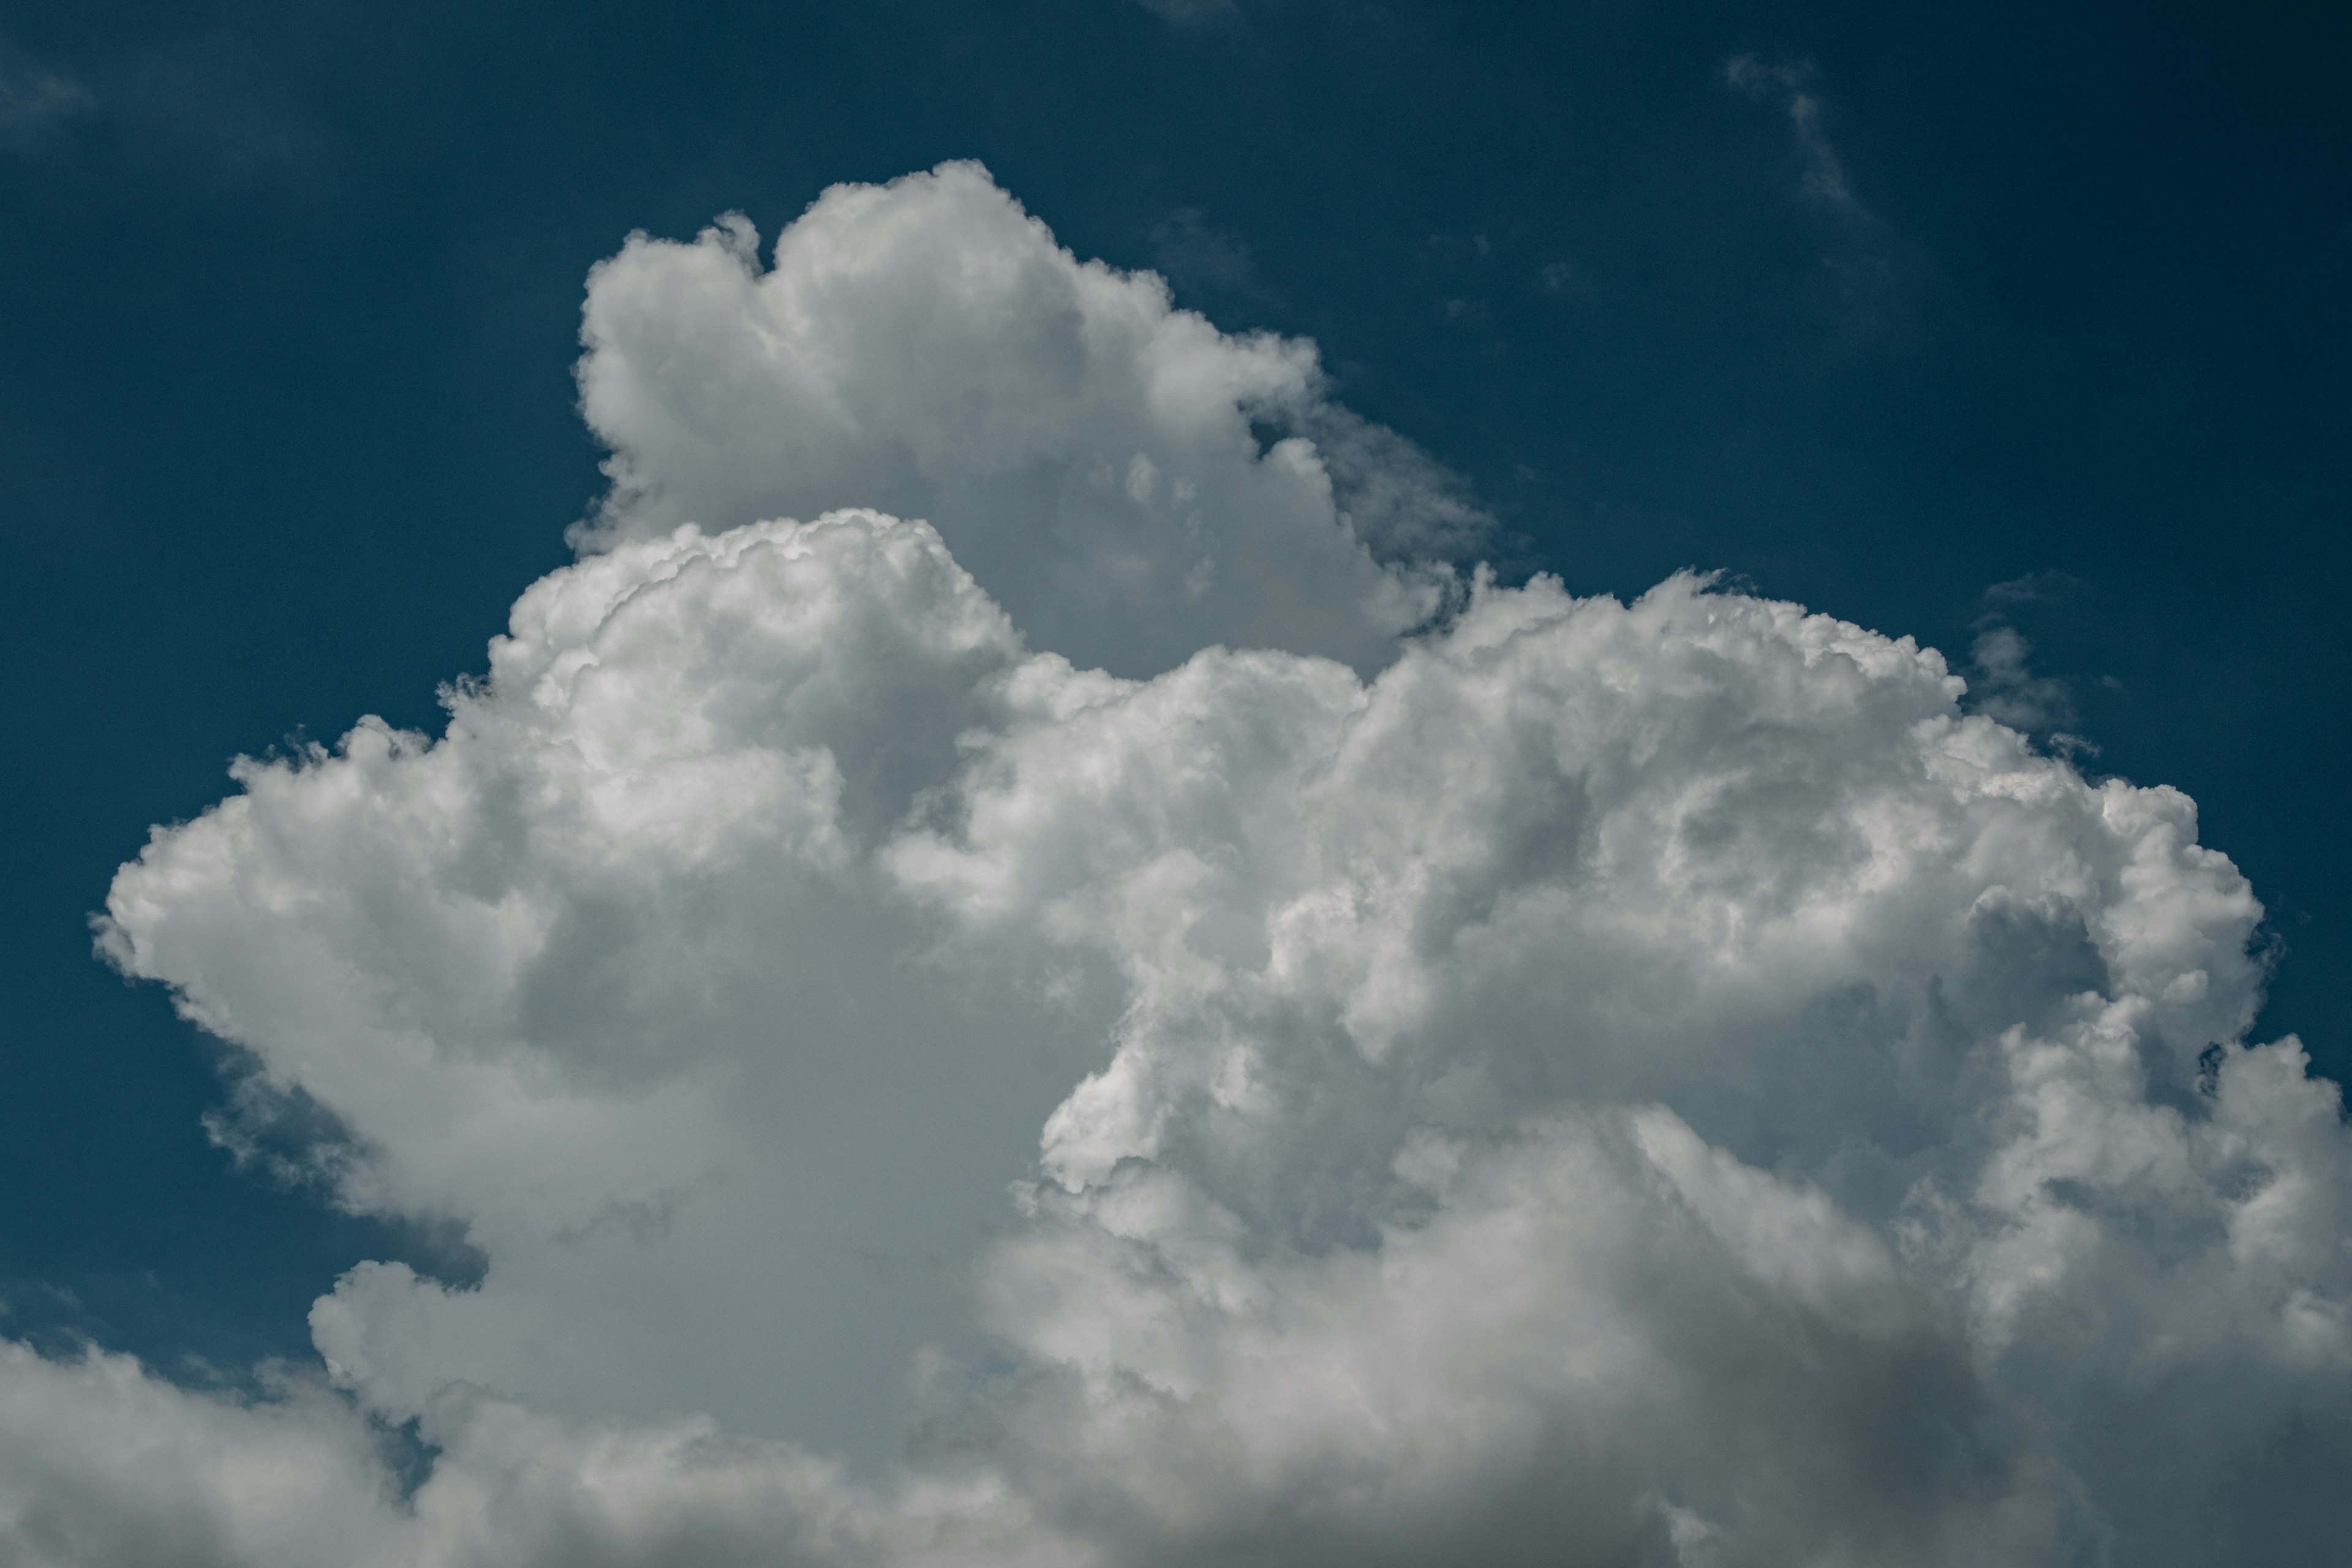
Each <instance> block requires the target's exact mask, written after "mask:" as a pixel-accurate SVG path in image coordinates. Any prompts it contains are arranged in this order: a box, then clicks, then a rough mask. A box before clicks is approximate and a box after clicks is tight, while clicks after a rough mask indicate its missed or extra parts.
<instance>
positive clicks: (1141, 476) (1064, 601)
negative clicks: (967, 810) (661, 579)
mask: <svg viewBox="0 0 2352 1568" xmlns="http://www.w3.org/2000/svg"><path fill="white" fill-rule="evenodd" d="M583 338H584V340H585V342H586V344H587V347H588V353H587V355H586V357H585V358H584V359H583V360H582V362H581V365H580V386H581V400H582V406H583V409H584V411H585V413H586V415H587V418H588V422H589V424H590V425H591V426H593V428H594V430H595V431H596V433H597V435H598V436H599V437H602V438H603V439H604V441H605V442H606V444H607V445H609V446H610V447H612V448H613V455H612V457H611V458H610V459H609V461H608V462H607V463H606V465H605V466H606V470H607V472H608V473H610V474H611V475H612V477H613V480H614V487H613V490H612V493H611V495H610V496H609V497H608V498H607V500H605V502H604V506H603V508H602V509H601V510H600V511H599V512H598V513H597V515H596V516H595V517H594V518H593V519H592V520H591V521H589V522H588V523H587V524H586V525H584V527H583V530H582V531H581V538H582V540H583V542H584V543H586V544H587V545H588V546H589V547H591V548H596V547H600V546H602V545H604V544H605V543H609V542H613V541H616V540H621V539H630V538H651V537H658V536H661V535H664V534H667V532H668V531H670V530H671V529H672V528H674V527H676V526H677V524H679V523H681V522H688V521H691V522H694V523H696V524H698V525H699V526H700V527H702V528H703V529H704V530H705V531H709V532H719V531H725V530H727V529H729V528H732V527H735V526H737V525H739V524H741V523H744V522H750V521H757V520H760V519H764V518H770V517H777V516H791V517H802V518H808V517H815V516H817V515H819V514H821V513H823V512H824V511H826V510H831V509H833V508H835V507H841V506H874V507H879V508H881V509H882V510H886V511H889V512H892V513H895V514H897V515H898V516H902V517H912V518H921V519H925V520H927V521H930V522H932V523H934V524H935V525H936V526H937V527H938V528H939V530H940V533H941V534H942V535H943V536H944V537H945V538H946V539H947V541H948V542H949V544H950V547H951V548H952V549H953V550H954V551H955V552H956V557H957V559H958V560H959V561H960V562H961V563H963V564H964V566H966V567H967V568H968V569H969V570H970V571H971V573H972V574H973V575H974V576H975V577H977V578H978V579H979V581H980V583H981V584H982V587H984V588H985V589H987V590H988V591H989V592H990V593H991V594H992V595H994V596H995V597H996V598H997V599H998V600H999V601H1000V602H1001V603H1003V605H1004V606H1005V608H1006V609H1007V610H1009V611H1010V612H1011V613H1012V614H1013V617H1014V619H1015V620H1016V621H1017V622H1018V623H1019V624H1020V625H1021V626H1022V627H1023V628H1024V631H1026V632H1027V633H1028V634H1029V635H1030V636H1032V637H1035V638H1037V639H1038V640H1039V641H1040V643H1041V644H1042V645H1043V646H1045V647H1053V648H1055V650H1057V651H1060V652H1063V653H1066V654H1068V655H1069V656H1070V657H1071V658H1075V659H1077V660H1079V661H1081V662H1084V663H1087V664H1100V665H1104V666H1106V667H1108V668H1112V669H1114V670H1116V671H1118V672H1119V673H1122V674H1138V675H1145V674H1156V673H1158V672H1159V671H1160V670H1161V669H1165V668H1169V667H1170V666H1171V665H1173V664H1175V663H1177V662H1178V661H1180V660H1181V659H1182V658H1185V657H1187V656H1188V655H1190V654H1191V653H1192V651H1193V650H1194V649H1195V648H1198V647H1202V646H1203V645H1204V644H1207V643H1212V642H1222V643H1225V644H1228V645H1234V646H1279V647H1288V648H1292V649H1295V650H1297V651H1304V652H1316V653H1324V654H1329V655H1332V656H1334V657H1337V658H1343V659H1347V660H1349V661H1350V662H1353V663H1356V664H1358V665H1359V666H1360V667H1362V668H1373V667H1376V666H1377V665H1378V664H1379V663H1380V662H1381V661H1382V660H1383V659H1384V658H1385V650H1386V649H1387V647H1388V646H1389V644H1390V641H1391V638H1393V637H1395V635H1396V634H1397V633H1399V632H1400V631H1402V630H1405V629H1407V628H1409V627H1411V626H1414V625H1417V624H1419V623H1421V622H1422V621H1423V620H1425V619H1427V618H1428V617H1429V616H1431V615H1432V614H1433V613H1434V612H1435V611H1436V610H1437V609H1438V608H1439V607H1440V606H1441V605H1443V604H1444V602H1445V601H1446V596H1447V595H1448V594H1449V592H1450V591H1451V590H1452V587H1453V577H1452V574H1451V572H1450V570H1448V569H1447V568H1446V567H1444V565H1442V564H1441V561H1442V560H1443V559H1444V557H1446V556H1447V555H1449V554H1450V553H1451V552H1454V551H1456V550H1458V548H1459V544H1460V542H1461V538H1462V535H1463V533H1464V531H1465V527H1467V526H1470V525H1471V524H1473V523H1474V522H1475V524H1476V525H1478V526H1481V527H1483V526H1484V520H1483V518H1474V517H1473V516H1472V514H1471V513H1470V512H1469V511H1468V510H1465V505H1464V503H1463V502H1462V500H1461V494H1460V489H1459V486H1458V484H1452V483H1448V482H1446V481H1445V480H1444V479H1443V478H1442V477H1441V475H1440V471H1439V470H1438V469H1437V467H1436V465H1434V464H1433V463H1431V462H1429V461H1428V460H1427V459H1426V458H1420V459H1418V460H1417V461H1415V462H1414V463H1413V464H1412V465H1411V467H1410V469H1409V470H1408V468H1404V467H1394V466H1391V467H1387V468H1382V469H1381V476H1380V477H1381V485H1380V489H1379V493H1378V495H1377V497H1376V498H1368V497H1367V496H1366V495H1365V493H1364V492H1363V490H1362V489H1361V482H1362V481H1363V480H1364V479H1366V477H1367V476H1365V475H1364V474H1362V473H1360V472H1358V471H1353V470H1350V469H1349V468H1346V467H1345V466H1344V465H1342V466H1338V467H1335V466H1334V464H1333V462H1332V460H1331V459H1332V458H1333V456H1334V453H1333V450H1332V447H1334V445H1335V444H1336V445H1338V446H1340V447H1346V446H1349V444H1350V443H1351V442H1354V443H1355V444H1358V445H1360V442H1358V441H1356V440H1355V437H1352V436H1348V435H1339V434H1338V433H1339V431H1340V430H1341V429H1342V427H1346V428H1347V429H1349V430H1353V429H1354V428H1355V427H1357V426H1360V421H1355V420H1354V419H1353V416H1349V415H1348V414H1347V413H1346V411H1345V410H1343V409H1341V408H1339V407H1338V406H1337V405H1334V404H1332V403H1331V401H1330V400H1329V398H1328V395H1327V392H1326V389H1325V380H1324V376H1323V373H1322V371H1321V369H1320V367H1319V365H1318V362H1317V359H1316V354H1315V349H1314V345H1313V344H1311V343H1308V342H1304V341H1301V340H1297V339H1288V338H1282V337H1277V336H1275V335H1273V334H1271V333H1265V332H1256V333H1249V334H1244V335H1242V336H1230V335H1227V334H1225V333H1223V332H1220V331H1217V330H1216V328H1214V327H1213V326H1212V325H1210V324H1209V322H1208V321H1205V320H1203V319H1202V317H1200V316H1198V315H1195V314H1192V312H1190V311H1186V310H1177V309H1175V308H1174V307H1173V305H1172V303H1171V299H1170V296H1169V291H1168V288H1167V285H1166V284H1165V283H1164V282H1162V281H1161V280H1160V279H1159V278H1158V277H1156V276H1155V275H1153V274H1150V273H1129V272H1121V271H1119V270H1118V269H1116V268H1110V267H1107V266H1105V265H1103V264H1102V263H1100V262H1087V263H1081V262H1079V261H1078V260H1077V259H1076V258H1075V257H1073V256H1072V255H1071V254H1070V253H1069V252H1068V251H1066V250H1064V249H1062V248H1061V247H1059V246H1057V245H1055V243H1054V238H1053V236H1052V235H1051V234H1050V233H1048V232H1047V230H1046V229H1045V226H1044V225H1042V224H1040V223H1038V222H1037V221H1036V220H1035V219H1034V218H1032V217H1030V216H1028V215H1027V214H1025V213H1024V212H1023V211H1022V210H1021V208H1020V207H1019V205H1017V204H1015V203H1014V202H1013V199H1012V198H1011V197H1010V196H1008V195H1005V194H1004V193H1003V191H1001V190H999V189H997V187H996V186H995V184H993V183H992V182H991V181H990V179H989V177H988V175H987V173H986V171H984V170H982V168H981V167H980V166H979V165H977V164H972V163H947V164H942V165H941V166H940V168H938V169H937V170H935V171H933V172H931V173H929V174H916V175H911V176H909V177H908V178H906V179H902V180H898V181H894V182H892V183H891V184H887V185H878V186H877V185H857V186H851V185H842V186H836V187H835V188H834V189H832V190H830V191H827V192H826V193H825V194H824V196H823V197H822V198H820V199H819V200H818V201H817V202H816V203H815V205H813V206H811V207H810V208H809V210H808V211H807V213H805V214H804V215H803V216H802V217H801V218H800V219H799V220H798V221H797V222H795V223H794V224H793V225H792V226H790V227H788V228H787V229H786V230H785V231H784V232H783V233H782V235H781V236H780V237H778V239H777V241H776V246H775V250H774V264H773V266H772V267H771V268H765V269H762V268H761V265H760V262H759V241H758V237H757V235H756V234H755V233H754V231H753V230H752V228H751V225H750V223H749V222H748V221H747V220H745V219H743V218H741V217H740V216H731V217H729V218H727V219H725V220H722V221H721V222H720V223H719V224H718V225H716V226H713V227H711V228H709V229H706V230H705V231H703V233H702V235H701V237H699V238H698V239H697V240H695V241H694V242H693V243H692V244H689V245H678V244H674V243H670V242H667V241H659V240H652V239H647V238H646V237H643V236H637V237H632V238H631V240H630V241H629V243H628V244H627V246H625V247H624V248H623V249H622V251H621V253H620V254H619V255H618V256H615V257H614V258H612V259H610V260H608V261H606V262H604V264H602V265H601V266H600V267H598V268H597V269H596V271H595V272H594V274H593V276H592V277H591V279H590V281H589V290H588V305H587V311H586V317H585V325H584V327H583ZM1382 439H1383V441H1384V443H1385V444H1387V445H1389V446H1391V447H1396V448H1398V449H1400V450H1402V449H1403V448H1404V447H1406V446H1407V445H1408V444H1407V443H1405V442H1404V441H1403V439H1402V437H1395V436H1393V435H1390V434H1388V433H1383V436H1382ZM1368 507H1369V508H1370V511H1372V512H1376V513H1377V516H1371V515H1367V508H1368ZM1474 531H1475V530H1474Z"/></svg>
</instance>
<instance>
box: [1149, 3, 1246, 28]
mask: <svg viewBox="0 0 2352 1568" xmlns="http://www.w3.org/2000/svg"><path fill="white" fill-rule="evenodd" d="M1136 4H1137V5H1140V6H1142V7H1143V8H1144V9H1145V10H1147V11H1150V13H1151V14H1152V15H1153V16H1158V17H1159V18H1160V20H1161V21H1163V22H1168V23H1171V24H1173V25H1174V26H1180V27H1181V26H1191V25H1193V24H1197V23H1202V22H1215V21H1223V20H1226V19H1228V18H1231V17H1234V16H1239V15H1241V6H1240V5H1239V4H1238V3H1237V0H1136Z"/></svg>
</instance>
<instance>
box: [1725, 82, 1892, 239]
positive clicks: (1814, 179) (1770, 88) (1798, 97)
mask: <svg viewBox="0 0 2352 1568" xmlns="http://www.w3.org/2000/svg"><path fill="white" fill-rule="evenodd" d="M1723 77H1724V79H1725V80H1726V81H1727V82H1729V83H1730V84H1731V85H1732V86H1734V87H1736V88H1738V89H1741V90H1743V91H1745V92H1748V93H1749V94H1751V95H1753V96H1754V97H1756V98H1759V99H1761V100H1765V101H1767V102H1771V103H1777V104H1779V105H1780V108H1781V110H1783V111H1784V112H1786V113H1787V115H1788V116H1789V123H1790V126H1792V127H1793V128H1794V129H1795V131H1796V133H1797V151H1798V153H1800V154H1801V156H1802V157H1803V158H1804V161H1805V173H1804V179H1803V189H1804V193H1805V195H1806V196H1807V197H1809V198H1810V199H1811V200H1812V201H1814V202H1816V203H1818V204H1819V205H1822V206H1823V207H1825V208H1828V209H1829V210H1831V211H1832V212H1837V213H1843V214H1844V215H1846V216H1851V217H1856V218H1867V217H1868V216H1870V215H1869V214H1868V212H1867V211H1865V210H1864V207H1863V205H1862V203H1861V202H1860V201H1859V200H1857V199H1856V198H1855V196H1854V194H1853V184H1852V183H1851V182H1850V181H1848V180H1847V178H1846V174H1845V165H1844V163H1842V162H1840V160H1839V158H1838V154H1837V149H1836V147H1834V146H1832V144H1831V142H1830V138H1829V133H1828V132H1826V131H1824V130H1822V100H1821V97H1820V95H1819V94H1817V93H1816V92H1814V90H1813V67H1812V62H1811V61H1810V60H1799V61H1795V62H1793V63H1789V64H1782V65H1766V64H1765V63H1764V62H1763V61H1761V60H1759V59H1758V58H1756V57H1755V56H1753V55H1734V56H1733V57H1732V58H1731V59H1730V60H1729V61H1728V62H1727V63H1726V64H1725V66H1724V68H1723Z"/></svg>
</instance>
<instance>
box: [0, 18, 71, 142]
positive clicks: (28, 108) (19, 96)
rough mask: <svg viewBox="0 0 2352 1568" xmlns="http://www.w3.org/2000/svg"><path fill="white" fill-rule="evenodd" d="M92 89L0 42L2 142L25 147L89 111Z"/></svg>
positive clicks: (0, 126) (0, 133)
mask: <svg viewBox="0 0 2352 1568" xmlns="http://www.w3.org/2000/svg"><path fill="white" fill-rule="evenodd" d="M90 103H91V96H90V92H89V89H88V88H86V87H84V86H83V85H82V84H81V83H80V82H79V81H77V80H75V79H73V78H72V77H70V76H68V75H67V74H65V73H64V72H62V71H58V70H53V69H50V68H47V67H46V66H42V65H40V64H37V62H35V61H33V60H30V59H28V58H26V57H25V56H24V55H23V54H21V53H20V52H19V51H18V50H17V49H16V48H15V47H13V46H11V45H10V44H9V43H8V42H7V41H6V40H5V39H0V142H12V143H17V144H23V143H25V142H29V141H32V140H33V139H35V138H37V137H38V136H40V135H42V134H43V133H44V132H48V131H50V130H53V129H54V128H55V127H57V126H58V124H60V123H62V122H63V121H67V120H70V119H72V118H73V117H74V116H76V115H78V114H80V113H81V112H83V111H84V110H87V109H89V106H90Z"/></svg>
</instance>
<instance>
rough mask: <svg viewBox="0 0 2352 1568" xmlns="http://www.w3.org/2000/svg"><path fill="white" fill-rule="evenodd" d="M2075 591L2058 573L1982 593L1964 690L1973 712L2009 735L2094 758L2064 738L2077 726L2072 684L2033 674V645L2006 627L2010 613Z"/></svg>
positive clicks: (2078, 741) (2077, 739)
mask: <svg viewBox="0 0 2352 1568" xmlns="http://www.w3.org/2000/svg"><path fill="white" fill-rule="evenodd" d="M2080 586H2081V584H2079V583H2077V582H2076V581H2075V580H2074V578H2072V577H2070V576H2068V575H2067V574H2064V573H2063V572H2035V573H2030V574H2027V575H2025V576H2023V577H2016V578H2012V579H2011V580H2010V581H2008V582H2005V583H1996V584H1993V585H1992V586H1991V587H1990V588H1987V589H1986V590H1985V591H1984V594H1983V595H1982V598H1981V603H1982V604H1983V606H1984V610H1983V613H1982V614H1981V615H1979V616H1978V617H1977V618H1976V621H1975V623H1974V626H1975V631H1976V634H1977V635H1976V640H1975V641H1974V642H1973V643H1972V644H1971V645H1970V647H1969V656H1970V658H1971V660H1972V661H1973V663H1974V666H1975V670H1974V675H1973V678H1972V679H1970V680H1969V693H1970V697H1971V703H1970V705H1971V707H1972V708H1973V709H1974V710H1975V711H1977V712H1979V713H1982V714H1985V715H1986V716H1988V717H1990V718H1993V719H1998V720H2000V721H2001V722H2002V723H2004V724H2007V725H2008V726H2010V727H2011V729H2015V730H2023V731H2027V732H2029V733H2034V734H2045V733H2046V734H2049V735H2050V736H2051V738H2052V740H2053V742H2056V743H2057V744H2059V745H2061V746H2063V747H2067V748H2071V749H2073V750H2074V751H2077V752H2097V750H2098V748H2097V747H2096V746H2095V745H2093V744H2092V743H2091V742H2088V741H2085V740H2084V739H2083V738H2082V737H2081V736H2079V735H2074V734H2070V733H2068V732H2067V731H2069V730H2071V729H2072V727H2073V726H2074V723H2075V721H2076V713H2075V709H2074V689H2073V684H2072V683H2071V682H2069V681H2068V680H2066V679H2063V677H2059V676H2049V675H2036V674H2035V673H2033V670H2032V666H2031V665H2030V663H2029V662H2028V660H2029V658H2030V657H2031V656H2032V652H2033V643H2032V639H2030V638H2029V637H2026V636H2025V634H2024V633H2022V632H2021V631H2019V630H2018V629H2017V628H2016V627H2015V626H2012V625H2011V624H2010V616H2011V615H2012V614H2013V613H2014V612H2016V611H2018V610H2020V609H2023V608H2026V607H2028V606H2031V605H2045V604H2051V603H2053V602H2055V601H2058V600H2060V599H2063V597H2065V596H2066V595H2068V594H2070V593H2071V592H2073V591H2074V590H2075V589H2077V588H2079V587H2080Z"/></svg>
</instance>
